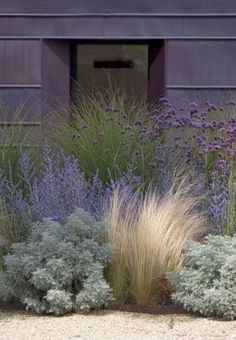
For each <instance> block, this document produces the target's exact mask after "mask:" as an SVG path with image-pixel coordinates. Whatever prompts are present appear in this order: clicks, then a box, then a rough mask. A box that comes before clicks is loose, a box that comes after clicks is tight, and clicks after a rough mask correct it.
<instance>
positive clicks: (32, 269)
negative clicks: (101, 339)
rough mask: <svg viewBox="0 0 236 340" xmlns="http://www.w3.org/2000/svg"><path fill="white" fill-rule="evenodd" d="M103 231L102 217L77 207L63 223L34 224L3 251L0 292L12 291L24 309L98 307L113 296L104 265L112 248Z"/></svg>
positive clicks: (61, 311) (8, 293)
mask: <svg viewBox="0 0 236 340" xmlns="http://www.w3.org/2000/svg"><path fill="white" fill-rule="evenodd" d="M104 232H105V226H104V223H103V222H96V221H95V220H94V219H93V218H92V217H91V216H90V215H89V214H88V213H87V212H85V211H84V210H82V209H76V211H75V212H74V213H73V214H72V215H71V216H70V217H69V218H68V220H67V222H66V223H65V224H64V225H62V224H60V223H58V222H55V221H53V220H51V219H45V220H44V221H43V222H42V223H37V224H35V225H34V226H33V228H32V233H31V234H30V236H29V237H28V239H27V240H26V241H25V242H22V243H17V244H13V246H12V253H11V254H8V255H7V256H5V267H6V271H5V272H4V273H1V276H0V285H1V287H0V295H2V296H0V298H1V299H3V300H7V299H8V298H9V296H12V297H14V298H15V299H17V300H19V301H21V302H22V303H23V304H24V305H25V306H26V308H27V309H31V310H33V311H35V312H37V313H53V314H56V315H63V314H65V313H68V312H79V311H81V312H85V311H89V310H90V309H98V308H101V307H103V306H104V305H106V304H107V303H108V301H109V300H110V299H111V297H112V294H111V289H110V287H109V285H108V283H107V282H106V281H105V279H104V276H103V271H104V269H105V267H106V266H107V265H109V264H110V263H111V262H112V260H113V257H114V254H115V249H114V247H113V246H112V245H110V244H107V243H105V241H104Z"/></svg>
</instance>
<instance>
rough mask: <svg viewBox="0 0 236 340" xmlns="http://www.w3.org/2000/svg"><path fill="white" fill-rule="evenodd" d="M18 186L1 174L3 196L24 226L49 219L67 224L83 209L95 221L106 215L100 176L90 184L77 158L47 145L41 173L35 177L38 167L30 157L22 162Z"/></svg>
mask: <svg viewBox="0 0 236 340" xmlns="http://www.w3.org/2000/svg"><path fill="white" fill-rule="evenodd" d="M19 166H20V170H21V172H20V176H19V182H18V184H15V183H14V182H12V181H11V180H9V179H7V178H5V177H4V176H3V175H2V174H0V193H1V196H3V197H4V199H5V200H6V204H7V207H8V209H9V211H11V212H13V213H14V214H15V215H16V217H17V219H18V220H19V221H20V222H21V223H22V224H23V225H30V224H31V221H42V219H43V218H45V217H50V218H53V219H54V220H57V221H60V222H64V221H65V219H66V218H67V217H68V216H69V215H70V214H71V213H72V212H73V211H74V210H75V208H76V207H80V208H83V209H85V210H86V211H88V212H90V213H91V214H92V215H93V216H94V217H95V218H97V219H100V218H101V216H102V215H103V205H104V200H105V189H104V187H103V186H102V184H101V182H100V180H99V179H98V176H96V175H94V176H93V177H91V179H90V180H89V181H86V180H85V178H84V175H83V173H82V172H81V170H80V167H79V164H78V162H77V160H76V159H74V158H73V157H65V156H64V155H63V154H62V153H58V154H55V153H53V152H51V150H50V148H49V147H48V145H47V144H45V146H44V152H43V155H42V160H41V162H40V171H38V172H37V174H36V175H35V172H36V170H35V165H34V164H33V163H32V162H31V161H30V159H29V157H28V155H27V154H25V153H23V154H22V155H21V158H20V160H19Z"/></svg>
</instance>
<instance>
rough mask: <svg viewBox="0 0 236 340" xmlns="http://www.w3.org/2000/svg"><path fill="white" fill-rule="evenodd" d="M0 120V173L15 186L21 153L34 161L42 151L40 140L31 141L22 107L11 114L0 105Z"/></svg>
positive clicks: (30, 131)
mask: <svg viewBox="0 0 236 340" xmlns="http://www.w3.org/2000/svg"><path fill="white" fill-rule="evenodd" d="M9 117H10V118H9ZM0 118H1V123H0V171H1V173H3V174H4V176H6V177H7V178H8V179H10V180H12V181H13V182H14V183H16V184H17V183H18V180H19V172H20V166H19V159H20V157H21V155H22V153H23V152H27V153H28V155H29V157H30V159H31V160H32V161H33V160H34V161H36V160H37V159H38V157H39V155H40V153H41V151H42V143H41V139H40V137H39V138H38V141H37V142H36V141H35V140H33V133H32V130H30V128H29V126H27V123H25V121H26V120H27V119H26V115H25V113H24V105H19V106H18V107H17V108H16V109H15V111H14V112H11V110H10V109H9V108H8V107H6V106H4V105H3V104H2V103H0Z"/></svg>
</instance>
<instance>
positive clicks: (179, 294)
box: [169, 235, 236, 320]
mask: <svg viewBox="0 0 236 340" xmlns="http://www.w3.org/2000/svg"><path fill="white" fill-rule="evenodd" d="M235 263H236V237H235V236H233V237H230V236H216V235H209V236H207V237H206V240H205V242H204V244H200V243H196V242H191V243H190V244H189V246H188V247H187V249H186V251H185V254H184V260H183V267H182V268H181V270H180V271H179V272H175V273H171V274H169V279H170V281H171V285H172V287H173V289H174V291H175V292H174V294H173V299H174V301H175V302H178V303H180V304H182V305H183V307H184V308H185V309H186V310H188V311H191V312H194V313H197V314H202V315H204V316H215V317H222V318H224V319H226V320H234V319H236V294H235V291H236V265H235Z"/></svg>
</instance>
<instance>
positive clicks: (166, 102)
mask: <svg viewBox="0 0 236 340" xmlns="http://www.w3.org/2000/svg"><path fill="white" fill-rule="evenodd" d="M159 104H161V105H165V104H169V99H168V98H166V97H161V98H160V99H159Z"/></svg>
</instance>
